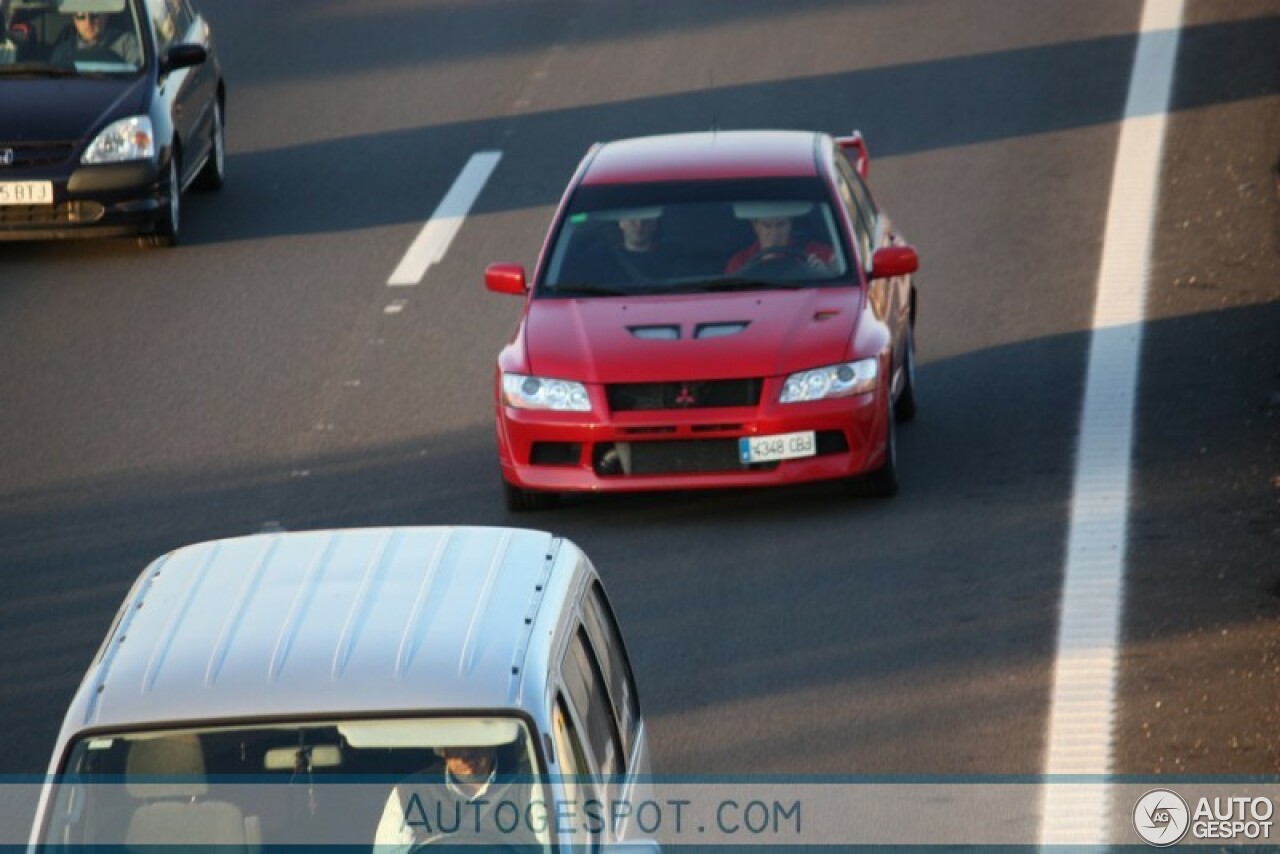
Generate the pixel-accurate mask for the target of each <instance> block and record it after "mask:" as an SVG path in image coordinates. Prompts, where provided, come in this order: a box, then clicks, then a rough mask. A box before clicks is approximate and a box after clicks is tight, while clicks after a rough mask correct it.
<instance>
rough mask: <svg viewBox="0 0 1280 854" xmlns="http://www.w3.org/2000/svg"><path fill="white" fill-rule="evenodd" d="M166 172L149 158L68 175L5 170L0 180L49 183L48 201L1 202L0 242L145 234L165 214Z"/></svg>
mask: <svg viewBox="0 0 1280 854" xmlns="http://www.w3.org/2000/svg"><path fill="white" fill-rule="evenodd" d="M165 175H167V171H162V170H160V169H159V168H157V165H156V164H155V163H153V162H151V161H145V162H140V163H116V164H109V165H102V166H81V167H79V168H77V169H75V170H74V171H72V172H71V173H70V174H65V173H61V174H57V173H48V172H41V173H26V174H20V173H14V172H5V173H4V174H3V175H0V180H6V181H52V182H53V204H47V205H0V240H49V239H66V238H76V237H110V236H119V235H127V234H150V233H152V232H153V231H155V229H156V226H157V224H158V223H159V222H160V221H162V217H163V216H164V213H165V205H166V204H167V198H168V192H169V184H168V180H167V178H165V177H164V176H165Z"/></svg>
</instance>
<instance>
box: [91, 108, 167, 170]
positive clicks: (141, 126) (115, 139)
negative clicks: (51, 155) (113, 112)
mask: <svg viewBox="0 0 1280 854" xmlns="http://www.w3.org/2000/svg"><path fill="white" fill-rule="evenodd" d="M155 156H156V137H155V134H154V133H152V131H151V119H149V118H147V117H146V116H133V117H131V118H127V119H121V120H120V121H118V122H112V123H111V124H109V125H107V127H106V129H105V130H103V132H102V133H100V134H98V138H97V139H95V140H94V141H93V142H92V143H91V144H90V145H89V148H88V149H86V150H85V153H84V156H83V157H81V158H80V162H81V163H120V162H123V161H125V160H146V159H148V158H151V157H155Z"/></svg>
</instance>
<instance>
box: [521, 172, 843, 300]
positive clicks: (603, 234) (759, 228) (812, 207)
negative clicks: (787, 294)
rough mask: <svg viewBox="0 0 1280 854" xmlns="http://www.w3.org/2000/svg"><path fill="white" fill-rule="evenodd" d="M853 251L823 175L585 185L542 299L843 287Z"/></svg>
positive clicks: (564, 225)
mask: <svg viewBox="0 0 1280 854" xmlns="http://www.w3.org/2000/svg"><path fill="white" fill-rule="evenodd" d="M848 258H849V254H848V249H847V247H846V244H845V241H844V240H843V238H842V237H841V231H840V229H839V228H838V227H837V225H836V218H835V213H834V211H833V209H832V207H831V204H830V195H829V193H828V191H827V188H826V185H825V184H824V183H823V182H822V181H821V180H820V179H818V178H816V177H814V178H753V179H735V180H723V181H722V180H708V181H675V182H655V183H648V184H610V185H589V184H588V185H583V186H580V187H579V188H578V189H577V190H576V191H575V192H574V194H573V198H572V199H570V201H569V207H568V210H567V212H566V215H565V217H564V219H563V221H562V222H561V224H560V228H559V230H558V231H557V233H556V235H555V236H554V238H553V241H552V247H551V252H550V254H549V255H548V256H547V262H546V268H545V270H544V271H543V276H542V281H541V282H540V283H539V285H538V290H537V293H538V295H539V296H543V297H609V296H624V295H625V296H633V295H641V294H644V295H648V294H672V293H694V292H706V291H726V290H750V289H760V288H784V287H785V288H791V287H813V286H817V285H822V284H830V283H836V282H839V283H845V284H847V282H848V278H849V270H850V264H849V261H848Z"/></svg>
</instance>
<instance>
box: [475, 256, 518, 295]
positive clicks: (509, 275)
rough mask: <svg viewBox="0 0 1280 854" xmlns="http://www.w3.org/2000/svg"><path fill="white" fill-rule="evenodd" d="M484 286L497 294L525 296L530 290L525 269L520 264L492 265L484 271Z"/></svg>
mask: <svg viewBox="0 0 1280 854" xmlns="http://www.w3.org/2000/svg"><path fill="white" fill-rule="evenodd" d="M484 286H485V287H486V288H488V289H489V290H491V291H493V292H494V293H495V294H515V295H516V296H521V297H522V296H524V293H525V291H527V290H529V283H528V282H527V281H525V277H524V267H521V266H520V265H519V264H490V265H489V266H488V267H485V269H484Z"/></svg>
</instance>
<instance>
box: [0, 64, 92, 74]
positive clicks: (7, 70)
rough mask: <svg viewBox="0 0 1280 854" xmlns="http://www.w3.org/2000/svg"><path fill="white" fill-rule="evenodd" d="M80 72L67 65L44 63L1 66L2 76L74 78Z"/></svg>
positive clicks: (0, 72)
mask: <svg viewBox="0 0 1280 854" xmlns="http://www.w3.org/2000/svg"><path fill="white" fill-rule="evenodd" d="M77 73H78V72H77V71H76V70H75V69H74V68H68V67H66V66H65V65H47V64H45V63H43V62H20V63H18V64H16V65H0V75H4V76H14V77H17V76H24V77H26V76H29V77H74V76H75V75H76V74H77Z"/></svg>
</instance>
